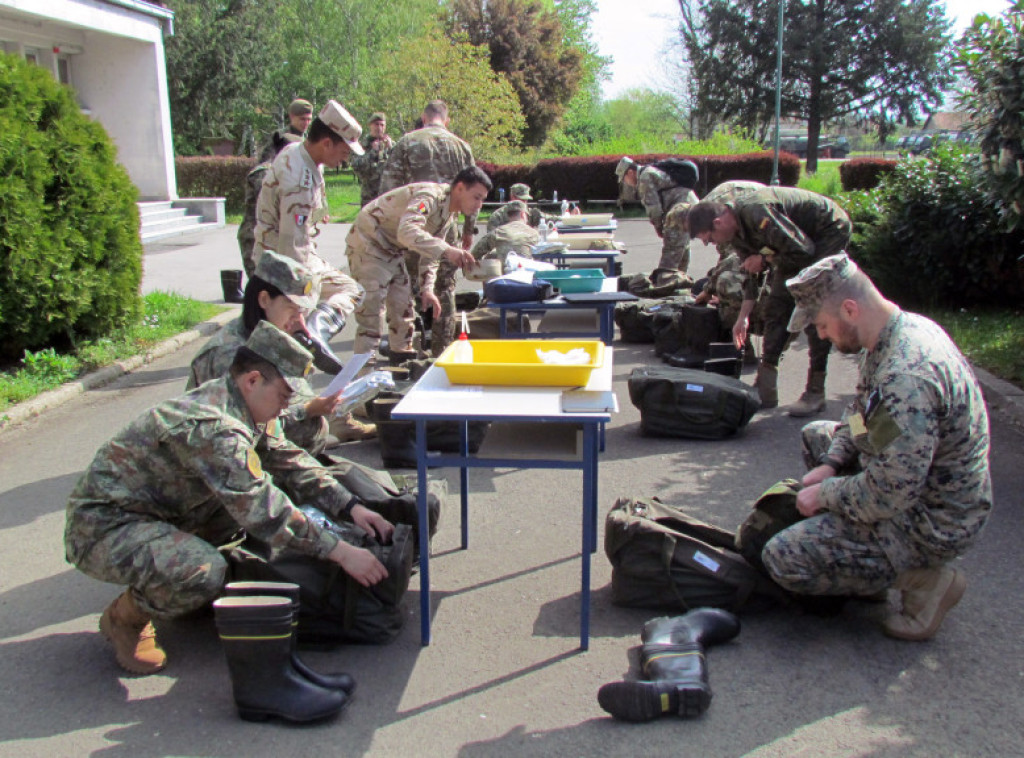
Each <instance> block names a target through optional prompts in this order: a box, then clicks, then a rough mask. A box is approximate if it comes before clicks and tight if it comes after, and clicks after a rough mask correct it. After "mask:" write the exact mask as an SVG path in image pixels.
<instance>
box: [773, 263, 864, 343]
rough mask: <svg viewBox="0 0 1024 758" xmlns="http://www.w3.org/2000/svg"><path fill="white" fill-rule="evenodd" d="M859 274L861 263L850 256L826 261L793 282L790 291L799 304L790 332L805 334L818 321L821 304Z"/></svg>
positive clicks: (807, 270)
mask: <svg viewBox="0 0 1024 758" xmlns="http://www.w3.org/2000/svg"><path fill="white" fill-rule="evenodd" d="M855 273H857V264H856V263H854V262H853V261H851V260H850V258H849V256H848V255H847V254H846V253H838V254H837V255H830V256H828V257H827V258H822V259H821V260H820V261H818V262H817V263H814V264H811V265H810V266H808V267H807V268H805V269H804V270H803V271H801V272H800V273H799V274H797V275H796V276H794V277H793V278H792V279H787V280H786V288H787V289H789V294H791V295H792V296H793V299H794V300H795V301H796V309H795V310H794V311H793V315H792V316H791V317H790V319H789V327H788V328H789V331H791V332H802V331H803V330H804V329H806V328H807V326H808V325H809V324H810V323H811V322H812V321H814V318H815V316H817V315H818V310H819V309H820V308H821V304H822V303H823V302H824V301H825V298H827V297H828V296H829V295H830V294H832V293H833V292H835V290H836V288H837V287H838V286H839V285H840V284H841V283H842V282H844V281H845V280H847V279H849V278H850V277H851V276H853V275H854V274H855Z"/></svg>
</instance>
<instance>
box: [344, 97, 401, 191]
mask: <svg viewBox="0 0 1024 758" xmlns="http://www.w3.org/2000/svg"><path fill="white" fill-rule="evenodd" d="M368 123H369V126H370V131H369V133H368V134H364V135H363V137H362V139H360V140H359V143H360V144H361V145H362V146H363V154H362V155H356V156H353V157H352V160H350V161H349V165H350V166H352V173H354V174H355V175H356V178H358V179H359V204H360V205H361V206H362V205H366V204H367V203H368V202H370V201H371V200H373V199H374V198H375V197H377V196H378V195H379V194H380V180H381V176H382V175H383V174H384V166H385V165H386V164H387V162H388V156H389V155H390V154H391V148H393V147H394V146H395V143H394V141H392V139H391V137H389V136H388V132H387V128H388V122H387V117H386V116H385V115H384V114H383V113H374V114H373V115H372V116H370V121H369V122H368Z"/></svg>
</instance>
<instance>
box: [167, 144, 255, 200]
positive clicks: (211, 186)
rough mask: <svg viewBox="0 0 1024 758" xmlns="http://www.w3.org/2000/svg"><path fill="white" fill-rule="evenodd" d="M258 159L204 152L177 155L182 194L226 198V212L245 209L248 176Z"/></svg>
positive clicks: (175, 164)
mask: <svg viewBox="0 0 1024 758" xmlns="http://www.w3.org/2000/svg"><path fill="white" fill-rule="evenodd" d="M256 163H257V160H256V159H255V158H238V157H229V156H219V155H200V156H194V157H188V158H175V160H174V170H175V173H176V175H177V177H178V196H179V197H223V198H224V211H225V213H243V212H244V211H245V176H246V174H248V173H249V171H251V170H252V168H253V166H255V165H256Z"/></svg>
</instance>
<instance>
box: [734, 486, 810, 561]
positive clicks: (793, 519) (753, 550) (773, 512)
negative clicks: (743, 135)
mask: <svg viewBox="0 0 1024 758" xmlns="http://www.w3.org/2000/svg"><path fill="white" fill-rule="evenodd" d="M801 489H802V487H801V485H800V482H798V481H797V480H796V479H783V480H782V481H781V482H778V483H776V484H773V485H772V486H771V487H769V488H768V489H767V490H765V491H764V494H762V495H761V497H759V498H758V499H757V501H756V502H755V503H754V507H753V510H752V511H751V513H750V515H749V516H747V518H746V519H745V520H744V521H743V523H742V524H740V525H739V528H737V529H736V550H737V551H739V553H740V555H742V556H743V557H744V558H746V559H747V561H748V562H749V563H750V564H751V565H753V566H757V568H759V569H761V570H762V571H763V570H764V563H763V562H762V561H761V551H762V550H764V546H765V545H767V544H768V540H770V539H771V538H772V537H774V536H775V535H776V534H778V533H779V532H781V531H782V530H783V529H786V528H788V527H791V526H793V524H795V523H797V522H798V521H802V520H803V518H804V517H803V516H802V515H801V514H800V511H798V510H797V509H796V493H798V492H799V491H800V490H801Z"/></svg>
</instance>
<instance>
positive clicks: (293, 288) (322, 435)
mask: <svg viewBox="0 0 1024 758" xmlns="http://www.w3.org/2000/svg"><path fill="white" fill-rule="evenodd" d="M319 295H320V282H319V281H318V280H317V278H316V277H315V276H313V274H311V273H310V272H309V270H308V269H306V268H304V267H303V266H301V265H300V264H299V263H296V262H295V261H294V260H292V259H291V258H285V257H284V256H282V255H278V254H277V253H271V252H269V251H267V252H265V253H263V255H262V257H261V258H260V263H259V265H258V266H257V267H256V271H255V272H254V276H253V277H252V278H250V279H249V282H248V284H247V285H246V288H245V302H244V305H243V306H242V315H241V316H239V317H238V318H236V319H235V320H234V321H232V322H231V323H229V324H227V325H226V326H225V327H224V328H223V329H221V330H220V331H219V332H217V334H215V335H214V336H213V337H211V338H210V340H209V341H208V342H207V343H206V344H205V345H203V347H202V348H200V349H199V352H198V353H196V356H195V357H194V358H193V359H192V365H191V368H190V371H189V378H188V383H187V384H186V385H185V390H186V391H188V390H193V389H195V388H196V387H198V386H199V385H200V384H203V383H204V382H208V381H210V380H211V379H219V378H220V377H222V376H223V375H224V374H225V373H227V370H228V369H229V368H230V367H231V361H232V360H234V358H235V353H236V352H238V348H239V347H241V346H242V345H244V344H245V341H246V340H247V339H249V336H250V335H251V334H252V331H253V329H255V328H256V326H257V325H258V324H259V322H260V321H269V322H270V323H272V324H273V325H274V326H276V327H277V328H278V329H280V330H282V331H283V332H285V333H286V334H292V333H293V332H295V331H297V330H301V329H305V328H306V327H305V322H304V317H305V314H306V313H308V312H309V310H310V309H311V308H313V306H315V305H316V301H317V298H318V297H319ZM294 384H295V385H296V390H295V393H294V394H293V395H292V398H291V402H290V403H289V404H288V407H287V408H286V409H285V411H284V412H283V413H282V414H281V415H280V416H279V417H278V423H279V424H281V425H282V427H283V430H284V435H285V436H286V437H287V438H288V439H289V440H290V441H291V442H292V443H294V444H295V445H298V446H299V447H301V448H302V449H303V450H305V451H306V452H307V453H309V454H310V455H313V456H316V455H319V454H320V453H322V452H323V451H324V448H326V447H327V442H328V433H329V428H328V422H327V419H328V418H329V417H330V416H331V414H332V413H334V409H335V408H337V406H338V402H339V401H340V399H341V393H340V391H339V392H338V393H336V394H334V395H331V396H329V397H320V395H319V394H318V393H316V392H314V391H313V388H312V386H310V383H309V382H308V381H307V380H306V379H305V378H300V379H296V380H295V382H294ZM342 441H345V440H342Z"/></svg>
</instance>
